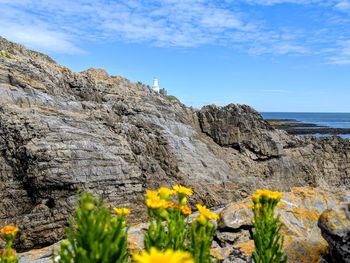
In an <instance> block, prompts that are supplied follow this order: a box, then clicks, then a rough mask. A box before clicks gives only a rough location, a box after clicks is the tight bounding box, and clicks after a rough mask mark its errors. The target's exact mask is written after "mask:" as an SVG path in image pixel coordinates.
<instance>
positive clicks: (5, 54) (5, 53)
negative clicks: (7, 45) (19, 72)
mask: <svg viewBox="0 0 350 263" xmlns="http://www.w3.org/2000/svg"><path fill="white" fill-rule="evenodd" d="M0 56H1V57H4V58H9V59H11V58H12V55H11V53H9V52H8V51H6V50H0Z"/></svg>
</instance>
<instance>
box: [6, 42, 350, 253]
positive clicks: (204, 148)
mask: <svg viewBox="0 0 350 263" xmlns="http://www.w3.org/2000/svg"><path fill="white" fill-rule="evenodd" d="M0 50H1V52H0V149H1V151H0V227H1V226H3V225H5V224H16V225H18V226H19V227H20V229H21V231H20V233H19V238H18V240H17V241H16V247H17V249H19V250H27V249H31V248H34V247H42V246H45V245H49V244H52V243H54V242H56V241H59V240H61V239H62V238H63V237H64V229H65V226H66V224H67V219H68V217H69V215H70V214H71V212H72V208H73V207H74V199H75V195H76V192H77V191H78V189H80V190H84V191H89V192H92V193H94V194H96V195H99V196H101V197H103V198H104V199H105V200H106V202H107V203H108V205H110V206H128V207H130V208H132V209H133V211H134V213H133V215H134V216H133V217H132V218H131V219H132V220H133V222H138V221H142V220H143V219H144V218H145V213H143V211H144V209H145V208H144V205H143V196H144V192H145V190H146V189H147V188H153V189H154V188H158V187H159V186H161V185H162V186H171V185H174V184H178V183H179V184H183V185H185V186H188V187H192V188H193V189H194V192H195V195H194V197H193V199H192V205H194V203H196V202H199V203H202V204H206V205H207V206H209V207H222V206H224V205H225V204H227V203H228V202H230V201H237V200H240V199H243V198H246V197H247V196H249V195H250V194H251V193H252V192H253V191H254V190H255V189H256V188H270V189H274V190H279V191H289V190H290V189H291V188H292V187H294V186H305V185H308V186H313V187H323V188H326V189H327V188H344V189H345V188H349V185H350V166H349V161H350V141H349V140H343V139H340V138H324V139H317V138H312V137H310V138H297V137H292V136H289V135H287V134H286V133H285V132H283V131H279V130H275V129H273V128H272V127H271V126H270V125H269V124H268V123H266V122H265V121H263V120H262V118H261V116H260V115H259V114H258V113H257V112H256V111H255V110H253V109H252V108H250V107H248V106H245V105H234V104H231V105H228V106H226V107H217V106H206V107H204V108H202V109H201V110H197V109H193V108H189V107H186V106H185V105H183V104H181V103H178V102H175V101H169V100H167V98H166V97H163V96H161V95H158V94H155V93H154V92H153V91H152V90H150V89H149V88H148V87H147V86H146V85H143V84H140V83H138V84H134V83H132V82H130V81H129V80H127V79H125V78H123V77H120V76H109V75H108V73H107V72H105V71H104V70H101V69H89V70H86V71H83V72H80V73H76V72H73V71H71V70H69V69H68V68H66V67H64V66H61V65H59V64H57V63H55V62H54V61H53V60H52V59H50V58H49V57H48V56H46V55H43V54H40V53H38V52H35V51H30V50H27V49H25V48H24V47H23V46H20V45H18V44H15V43H11V42H9V41H7V40H6V39H3V38H0Z"/></svg>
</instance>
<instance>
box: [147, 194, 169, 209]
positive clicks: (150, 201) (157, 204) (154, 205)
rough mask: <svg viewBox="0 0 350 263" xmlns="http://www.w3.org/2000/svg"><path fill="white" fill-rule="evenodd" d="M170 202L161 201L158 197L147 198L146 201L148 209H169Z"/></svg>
mask: <svg viewBox="0 0 350 263" xmlns="http://www.w3.org/2000/svg"><path fill="white" fill-rule="evenodd" d="M169 203H170V202H168V201H166V200H164V199H161V198H160V197H159V196H158V195H157V196H155V197H153V198H147V199H146V205H147V207H149V208H151V209H158V208H168V207H169Z"/></svg>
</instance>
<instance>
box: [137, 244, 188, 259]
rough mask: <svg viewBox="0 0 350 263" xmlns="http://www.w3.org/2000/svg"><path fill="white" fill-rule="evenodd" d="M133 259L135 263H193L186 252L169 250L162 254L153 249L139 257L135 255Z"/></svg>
mask: <svg viewBox="0 0 350 263" xmlns="http://www.w3.org/2000/svg"><path fill="white" fill-rule="evenodd" d="M133 258H134V261H135V262H136V263H194V260H193V259H192V256H191V254H190V253H188V252H184V251H180V250H177V251H173V250H171V249H168V250H166V251H165V252H162V251H158V250H157V249H156V248H154V247H152V248H151V249H150V251H149V252H146V251H143V252H142V253H141V254H140V255H137V254H135V255H134V256H133Z"/></svg>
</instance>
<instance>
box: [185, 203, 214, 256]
mask: <svg viewBox="0 0 350 263" xmlns="http://www.w3.org/2000/svg"><path fill="white" fill-rule="evenodd" d="M197 208H198V211H199V213H200V214H199V215H198V216H197V218H196V219H195V220H194V222H193V224H192V226H191V230H190V233H191V245H192V246H191V252H192V255H193V257H194V259H195V261H196V263H209V262H211V256H210V247H211V243H212V240H213V235H214V232H215V229H216V226H215V224H214V223H213V222H211V221H210V220H211V219H213V220H218V219H219V216H218V215H217V214H215V213H213V212H211V211H210V210H209V209H207V208H206V207H205V206H201V205H197Z"/></svg>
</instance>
